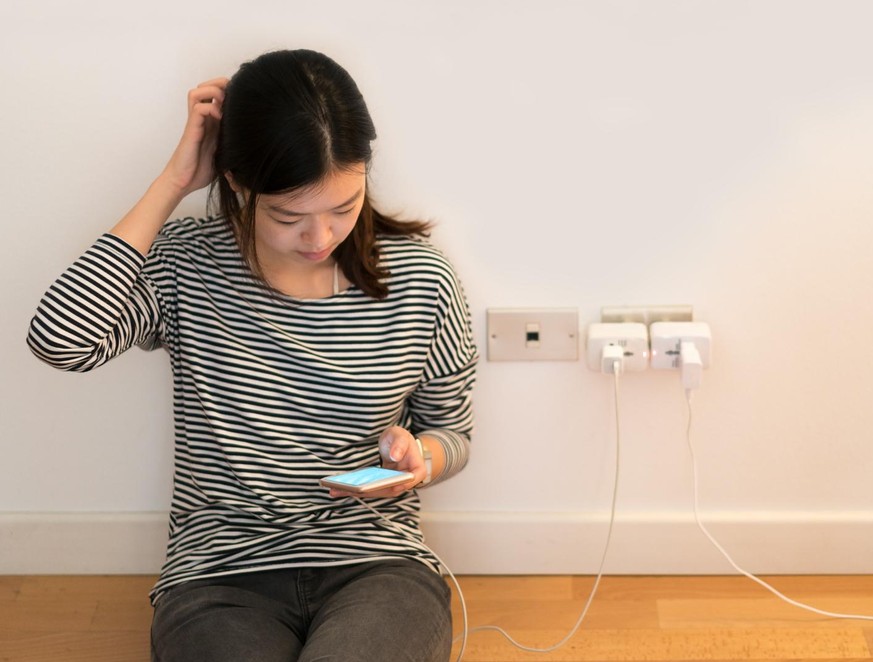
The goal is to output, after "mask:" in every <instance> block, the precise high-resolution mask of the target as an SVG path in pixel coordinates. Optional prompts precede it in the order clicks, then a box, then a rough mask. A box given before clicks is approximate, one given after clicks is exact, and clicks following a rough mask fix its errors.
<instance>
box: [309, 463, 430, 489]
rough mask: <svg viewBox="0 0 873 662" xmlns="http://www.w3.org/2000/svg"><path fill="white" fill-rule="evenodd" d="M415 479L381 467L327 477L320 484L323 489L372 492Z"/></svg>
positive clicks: (402, 472)
mask: <svg viewBox="0 0 873 662" xmlns="http://www.w3.org/2000/svg"><path fill="white" fill-rule="evenodd" d="M413 478H415V476H413V475H412V474H411V473H409V472H408V471H395V470H394V469H383V468H382V467H367V468H366V469H358V470H356V471H349V472H348V473H344V474H337V475H335V476H327V477H326V478H322V479H321V484H322V485H324V486H325V487H333V488H336V489H338V490H344V491H346V492H356V493H362V492H372V491H373V490H379V489H382V488H383V487H390V486H391V485H397V484H399V483H405V482H407V481H410V480H412V479H413Z"/></svg>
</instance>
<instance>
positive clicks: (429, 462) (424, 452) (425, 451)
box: [415, 437, 433, 487]
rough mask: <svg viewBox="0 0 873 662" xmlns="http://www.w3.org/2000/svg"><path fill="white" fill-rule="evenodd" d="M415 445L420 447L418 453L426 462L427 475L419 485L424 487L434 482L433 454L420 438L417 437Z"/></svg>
mask: <svg viewBox="0 0 873 662" xmlns="http://www.w3.org/2000/svg"><path fill="white" fill-rule="evenodd" d="M415 443H416V444H417V445H418V452H419V453H420V454H421V458H422V459H423V460H424V466H425V471H426V473H425V476H424V479H423V480H422V481H421V482H420V483H419V485H421V486H422V487H424V486H425V485H427V484H428V483H430V482H431V481H432V480H433V454H432V453H431V451H430V449H429V448H428V447H427V446H425V444H424V442H423V441H422V440H421V439H419V438H418V437H415Z"/></svg>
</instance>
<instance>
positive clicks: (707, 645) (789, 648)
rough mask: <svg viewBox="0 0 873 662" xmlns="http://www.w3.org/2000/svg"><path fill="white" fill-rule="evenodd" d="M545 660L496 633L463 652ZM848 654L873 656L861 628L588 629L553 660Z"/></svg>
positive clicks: (490, 659) (487, 660)
mask: <svg viewBox="0 0 873 662" xmlns="http://www.w3.org/2000/svg"><path fill="white" fill-rule="evenodd" d="M563 634H565V633H561V632H545V631H542V632H540V633H539V634H538V635H537V636H536V637H533V638H532V639H531V641H530V642H528V643H530V644H531V645H533V646H537V645H541V646H544V645H548V644H552V643H554V642H556V641H558V640H559V639H560V637H561V636H562V635H563ZM542 659H544V658H543V655H542V654H540V653H527V652H525V651H522V650H519V649H516V648H514V647H512V646H511V645H510V644H508V643H506V642H505V641H504V640H502V638H501V637H500V635H498V634H497V633H493V632H484V633H476V634H473V635H471V637H470V638H469V640H468V643H467V652H466V654H465V656H464V660H465V661H466V662H515V661H516V660H542ZM847 659H869V649H868V647H867V641H866V638H865V636H864V632H863V631H862V630H861V629H860V628H854V629H839V630H836V629H832V630H817V629H816V630H807V629H785V630H774V629H764V628H761V629H751V630H748V629H715V628H710V629H707V630H671V631H661V630H585V631H581V632H579V633H578V634H577V635H576V636H575V637H574V638H573V639H571V640H570V641H569V642H568V643H567V645H566V646H564V647H563V648H561V649H559V650H557V651H555V652H553V653H550V654H549V655H548V660H549V662H587V661H589V660H601V661H610V662H612V661H615V662H628V661H630V660H648V661H652V662H666V661H675V660H707V661H709V660H718V661H722V660H736V661H739V660H847Z"/></svg>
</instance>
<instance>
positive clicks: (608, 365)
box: [458, 350, 623, 659]
mask: <svg viewBox="0 0 873 662" xmlns="http://www.w3.org/2000/svg"><path fill="white" fill-rule="evenodd" d="M607 354H608V353H607V352H606V350H604V360H603V364H602V365H603V369H604V371H606V370H610V372H612V374H613V376H614V382H613V391H614V393H615V477H614V480H613V485H612V503H611V505H610V508H609V526H608V528H607V531H606V542H605V544H604V545H603V554H602V555H601V557H600V565H599V567H598V568H597V577H596V578H595V580H594V585H593V586H592V587H591V593H589V595H588V600H587V601H586V602H585V606H584V607H583V608H582V613H580V614H579V618H578V619H577V620H576V623H575V625H573V627H572V628H571V629H570V632H568V633H567V634H566V635H565V636H564V638H563V639H561V640H560V641H559V642H557V643H556V644H553V645H552V646H548V647H546V648H535V647H533V646H525V645H524V644H520V643H519V642H518V641H516V640H515V639H513V638H512V636H511V635H510V634H509V633H508V632H506V630H504V629H503V628H500V627H497V626H496V625H482V626H479V627H476V628H473V629H472V630H470V634H472V633H473V632H485V631H488V630H491V631H494V632H497V633H499V634H501V635H502V636H503V637H504V638H505V639H506V640H507V641H509V643H511V644H512V645H513V646H515V647H516V648H519V649H521V650H523V651H527V652H529V653H551V652H553V651H556V650H558V649H559V648H560V647H561V646H563V645H564V644H566V643H567V642H568V641H570V639H572V638H573V636H574V635H575V634H576V632H578V631H579V628H580V627H581V626H582V621H584V620H585V616H586V615H587V614H588V609H589V608H590V607H591V603H592V602H593V601H594V596H595V595H596V594H597V588H598V587H599V586H600V580H601V579H602V578H603V567H604V565H605V564H606V556H607V553H608V552H609V543H610V541H611V540H612V529H613V525H614V524H615V506H616V502H617V500H618V499H617V497H618V472H619V465H620V458H621V428H620V420H621V417H620V416H619V412H620V410H621V408H620V406H619V388H618V382H619V375H620V374H621V367H622V359H621V358H614V359H609V358H608V357H607ZM616 356H617V357H618V356H619V355H616ZM622 356H623V355H622ZM458 659H460V658H458Z"/></svg>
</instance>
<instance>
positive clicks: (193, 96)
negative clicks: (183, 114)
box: [188, 78, 228, 111]
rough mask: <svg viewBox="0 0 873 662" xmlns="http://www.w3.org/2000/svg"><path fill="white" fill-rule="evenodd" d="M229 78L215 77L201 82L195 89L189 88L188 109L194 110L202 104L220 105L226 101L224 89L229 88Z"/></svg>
mask: <svg viewBox="0 0 873 662" xmlns="http://www.w3.org/2000/svg"><path fill="white" fill-rule="evenodd" d="M227 83H228V80H227V78H213V79H212V80H208V81H206V82H204V83H200V84H199V85H198V86H197V87H195V88H194V89H191V90H188V110H189V111H192V110H194V108H195V107H197V106H199V105H200V104H209V105H218V107H219V108H220V107H221V104H222V103H224V91H225V89H226V88H227Z"/></svg>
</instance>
